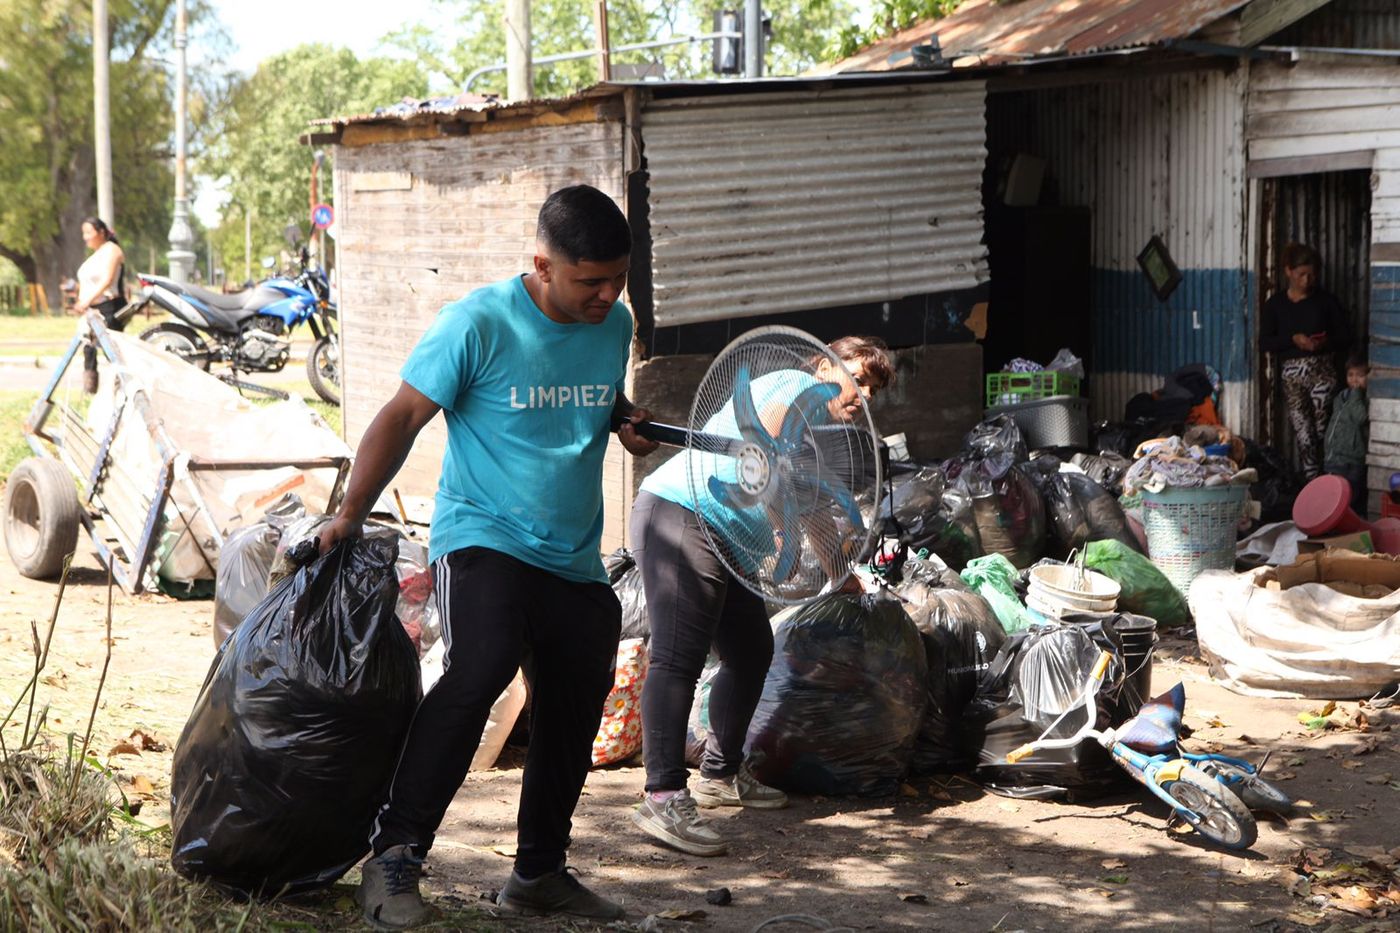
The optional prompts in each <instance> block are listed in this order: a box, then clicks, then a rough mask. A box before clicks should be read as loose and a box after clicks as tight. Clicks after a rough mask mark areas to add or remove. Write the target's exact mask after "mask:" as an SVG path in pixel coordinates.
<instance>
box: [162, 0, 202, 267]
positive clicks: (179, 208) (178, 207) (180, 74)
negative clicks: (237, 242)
mask: <svg viewBox="0 0 1400 933" xmlns="http://www.w3.org/2000/svg"><path fill="white" fill-rule="evenodd" d="M188 44H189V39H188V37H187V36H186V33H185V0H176V2H175V217H174V219H173V220H172V221H171V223H170V252H168V253H166V254H165V255H166V258H167V259H169V260H170V277H171V278H172V279H174V280H175V281H177V282H181V283H184V282H188V281H189V280H190V274H191V273H192V272H193V271H194V261H195V255H194V250H193V249H192V248H191V247H193V246H194V232H193V231H192V230H190V199H189V198H188V197H187V196H186V193H185V144H186V138H187V136H188V132H187V131H186V127H185V113H186V103H187V101H188V97H189V89H188V81H187V72H186V56H185V47H186V46H187V45H188Z"/></svg>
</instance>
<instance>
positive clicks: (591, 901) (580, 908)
mask: <svg viewBox="0 0 1400 933" xmlns="http://www.w3.org/2000/svg"><path fill="white" fill-rule="evenodd" d="M496 906H497V907H500V908H501V909H503V910H507V911H510V912H511V913H516V914H524V915H525V916H528V917H540V916H543V915H545V914H569V915H570V916H573V917H587V918H589V919H592V920H620V919H622V916H623V915H624V914H625V913H626V911H624V910H623V909H622V905H621V904H615V903H613V902H612V901H610V900H608V899H607V898H603V897H599V896H598V895H596V894H594V893H593V892H592V891H590V890H588V889H587V888H585V887H584V886H583V882H581V881H579V880H578V878H576V877H574V873H573V870H572V869H570V868H561V869H559V870H558V871H556V872H551V873H550V874H548V875H542V876H540V877H539V878H532V879H531V880H529V881H526V880H525V879H524V878H521V877H520V876H519V875H517V874H516V873H515V872H511V873H510V877H509V878H507V879H506V884H505V887H503V888H502V889H501V893H500V894H498V895H496Z"/></svg>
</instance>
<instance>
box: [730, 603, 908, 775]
mask: <svg viewBox="0 0 1400 933" xmlns="http://www.w3.org/2000/svg"><path fill="white" fill-rule="evenodd" d="M773 621H774V651H773V663H772V665H771V666H770V667H769V669H768V678H767V680H766V681H765V682H764V685H763V696H762V698H761V699H760V700H759V703H758V709H757V710H756V711H755V713H754V717H753V721H752V723H751V725H750V726H749V734H748V740H747V746H746V747H747V749H748V751H749V753H750V754H751V755H752V757H753V770H754V773H755V775H756V776H757V777H758V779H759V780H761V781H763V782H764V783H765V784H770V785H772V786H775V787H781V788H784V789H785V790H791V791H796V792H798V793H807V794H850V795H857V796H877V795H881V794H890V793H893V792H894V791H895V790H896V789H897V788H898V786H899V781H900V779H901V778H902V777H903V776H904V775H905V774H906V773H907V771H908V769H909V761H910V757H911V756H912V754H913V751H914V743H915V739H916V737H917V735H918V732H919V726H920V722H921V721H922V718H923V709H924V703H925V698H926V694H927V678H928V661H927V657H926V654H925V651H924V645H923V642H922V640H921V638H920V635H919V630H918V629H917V628H916V627H915V625H914V622H913V620H911V619H910V618H909V615H908V614H907V613H906V612H905V611H904V609H903V607H902V606H901V605H900V602H899V600H898V599H896V598H894V597H893V596H891V595H889V594H887V593H881V594H874V595H864V596H852V595H844V594H832V595H829V596H824V597H821V598H819V599H817V600H814V601H813V602H810V603H808V604H806V605H804V606H800V607H797V608H796V609H795V610H793V611H790V612H787V613H783V614H782V615H780V616H778V617H777V618H775V619H774V620H773Z"/></svg>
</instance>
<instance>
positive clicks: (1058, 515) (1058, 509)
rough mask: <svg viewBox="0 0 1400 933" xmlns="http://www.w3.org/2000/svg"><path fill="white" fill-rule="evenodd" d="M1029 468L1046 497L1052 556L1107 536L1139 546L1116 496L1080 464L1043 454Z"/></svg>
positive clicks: (1129, 545)
mask: <svg viewBox="0 0 1400 933" xmlns="http://www.w3.org/2000/svg"><path fill="white" fill-rule="evenodd" d="M1027 470H1028V472H1029V473H1030V476H1031V478H1032V479H1033V480H1035V483H1036V485H1037V487H1039V489H1040V494H1041V498H1043V499H1044V500H1045V511H1046V514H1047V515H1048V516H1049V519H1050V540H1051V542H1053V547H1051V548H1050V550H1051V552H1052V556H1055V557H1059V558H1062V559H1063V558H1067V557H1069V555H1070V553H1071V552H1072V551H1076V550H1078V549H1080V548H1082V547H1084V545H1086V544H1088V543H1089V542H1090V541H1101V540H1105V539H1112V540H1115V541H1120V542H1122V543H1123V544H1124V545H1126V546H1127V547H1130V548H1132V549H1133V550H1138V549H1139V548H1138V542H1137V538H1135V537H1134V536H1133V532H1132V530H1131V529H1130V528H1129V527H1128V519H1127V516H1125V515H1124V514H1123V507H1122V506H1120V505H1119V504H1118V500H1117V498H1115V497H1114V496H1112V495H1110V494H1109V492H1108V490H1106V489H1105V488H1104V487H1103V486H1101V485H1099V484H1098V483H1096V482H1095V481H1094V480H1092V479H1090V478H1089V477H1088V476H1086V475H1085V474H1084V473H1082V472H1080V471H1079V469H1078V468H1077V467H1070V468H1066V467H1065V466H1064V464H1063V463H1062V462H1061V461H1060V459H1059V458H1058V457H1053V456H1042V457H1037V458H1036V459H1034V460H1032V461H1031V462H1030V464H1029V465H1028V467H1027Z"/></svg>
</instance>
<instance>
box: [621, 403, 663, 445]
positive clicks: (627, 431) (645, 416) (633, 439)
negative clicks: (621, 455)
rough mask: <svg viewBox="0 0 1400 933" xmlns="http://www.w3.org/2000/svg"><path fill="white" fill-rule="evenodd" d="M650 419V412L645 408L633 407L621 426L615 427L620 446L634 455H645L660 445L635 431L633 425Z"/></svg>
mask: <svg viewBox="0 0 1400 933" xmlns="http://www.w3.org/2000/svg"><path fill="white" fill-rule="evenodd" d="M650 420H651V412H649V411H647V410H646V409H645V408H634V409H632V413H631V414H630V415H628V416H627V420H626V421H624V422H623V423H622V427H620V428H618V429H617V439H618V440H620V441H622V446H623V447H624V448H626V450H627V452H628V453H629V454H631V455H632V456H634V457H645V456H646V455H647V454H649V453H651V452H652V451H653V450H655V449H656V448H658V447H660V446H661V445H660V444H658V443H657V442H656V441H652V440H647V439H646V438H645V437H642V436H641V435H640V434H638V433H637V429H636V428H635V427H633V425H636V424H641V423H642V422H643V421H650Z"/></svg>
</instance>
